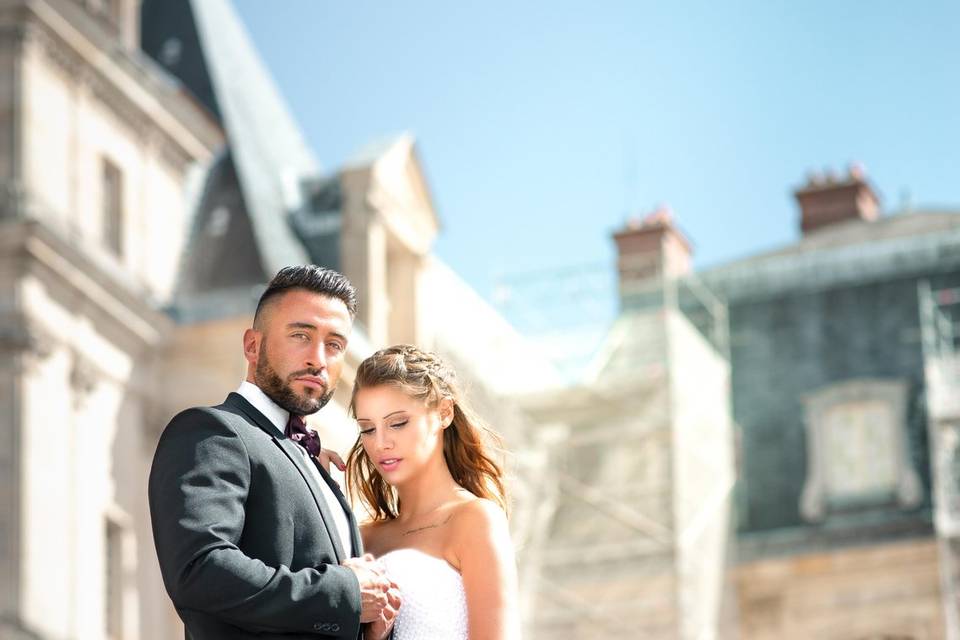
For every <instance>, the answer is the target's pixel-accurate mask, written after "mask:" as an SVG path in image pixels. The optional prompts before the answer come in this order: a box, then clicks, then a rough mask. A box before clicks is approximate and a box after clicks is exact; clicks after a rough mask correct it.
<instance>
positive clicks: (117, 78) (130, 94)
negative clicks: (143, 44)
mask: <svg viewBox="0 0 960 640" xmlns="http://www.w3.org/2000/svg"><path fill="white" fill-rule="evenodd" d="M55 5H56V6H55ZM61 5H62V6H61ZM71 11H72V12H78V11H80V10H79V9H78V8H77V7H75V6H74V5H72V4H71V3H69V2H62V1H61V0H34V1H32V2H28V3H25V4H24V5H21V6H20V7H19V10H8V11H0V47H15V48H22V49H23V50H24V51H35V52H36V53H37V54H39V55H42V56H44V57H45V58H46V59H47V60H48V61H50V62H51V63H52V64H53V65H54V66H56V67H57V68H58V69H60V70H61V71H62V72H63V73H64V75H65V76H67V77H69V78H72V79H74V81H75V82H76V83H77V85H78V86H80V87H85V88H87V89H88V90H89V91H90V93H91V94H92V95H94V96H96V97H97V98H98V100H99V101H101V102H102V103H103V105H104V106H105V107H106V108H108V109H109V110H110V111H111V112H112V113H113V114H114V115H115V116H116V117H117V119H118V120H119V121H120V122H122V123H123V124H124V125H125V126H126V127H128V128H129V130H130V131H131V132H132V133H133V134H134V135H135V136H136V137H138V138H140V139H141V140H142V141H144V142H149V143H150V145H151V146H153V147H154V148H156V149H157V151H158V155H159V157H161V158H163V159H164V160H165V161H166V162H169V163H171V164H172V165H173V166H175V167H176V168H177V169H179V170H184V169H185V167H186V166H187V165H188V164H190V163H191V162H192V161H194V160H201V161H203V160H206V159H207V158H208V157H209V156H210V154H211V153H212V152H213V151H214V150H215V149H216V148H217V147H219V146H220V145H221V144H222V142H223V132H222V130H221V129H220V128H219V126H218V125H217V124H216V123H215V122H213V121H212V119H210V118H209V117H208V116H207V115H206V114H204V113H203V112H202V111H201V110H200V109H199V108H198V107H197V106H196V105H195V104H194V103H193V102H192V101H191V100H190V99H189V98H188V97H187V96H185V95H184V94H183V92H182V90H180V89H179V87H177V85H176V84H175V83H174V82H173V81H171V80H170V79H168V78H166V77H164V76H162V74H160V73H159V72H156V71H154V70H151V69H150V68H149V66H148V64H146V63H144V62H143V61H141V60H139V59H137V58H136V57H135V56H134V55H132V54H131V53H129V52H127V51H125V50H123V49H122V47H121V46H120V43H119V41H114V40H112V39H104V38H99V39H98V38H97V35H98V34H94V33H86V31H91V30H92V29H94V28H95V27H94V26H92V25H86V28H85V24H84V23H85V22H90V20H88V19H86V18H87V17H86V16H82V15H81V16H66V15H64V14H68V13H70V12H71ZM81 13H82V12H81ZM74 18H76V19H74ZM101 35H102V34H101ZM103 42H108V43H109V44H107V45H106V46H105V45H104V44H103Z"/></svg>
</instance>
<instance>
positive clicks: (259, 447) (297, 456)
mask: <svg viewBox="0 0 960 640" xmlns="http://www.w3.org/2000/svg"><path fill="white" fill-rule="evenodd" d="M355 313H356V292H355V291H354V289H353V286H352V285H351V284H350V283H349V282H348V281H347V279H346V278H344V277H343V276H342V275H340V274H339V273H337V272H335V271H331V270H328V269H323V268H320V267H316V266H298V267H287V268H284V269H282V270H281V271H280V272H279V273H278V274H277V275H276V276H275V277H274V278H273V280H272V281H271V282H270V284H269V285H268V286H267V289H266V291H265V292H264V293H263V295H262V296H261V298H260V302H259V304H258V305H257V311H256V314H255V316H254V321H253V328H251V329H247V330H246V332H245V333H244V335H243V354H244V357H245V358H246V360H247V374H246V379H245V380H244V381H243V382H242V383H241V385H240V388H239V389H238V390H237V391H236V392H235V393H231V394H230V395H229V396H227V399H226V400H225V401H224V402H223V404H221V405H219V406H216V407H202V408H193V409H188V410H186V411H184V412H182V413H180V414H179V415H177V416H176V417H174V418H173V420H171V421H170V424H169V425H167V427H166V429H165V430H164V432H163V435H162V436H161V437H160V442H159V444H158V445H157V451H156V454H155V456H154V459H153V467H152V469H151V472H150V485H149V497H150V515H151V518H152V521H153V535H154V542H155V544H156V548H157V556H158V558H159V560H160V569H161V573H162V574H163V580H164V584H165V585H166V588H167V593H169V594H170V598H171V599H172V600H173V603H174V605H175V607H176V609H177V613H178V614H179V615H180V618H181V619H182V620H183V623H184V626H185V629H186V637H187V638H188V640H208V639H221V638H223V639H227V638H230V639H235V638H254V637H256V638H259V639H261V640H262V639H265V638H281V637H282V638H286V639H289V638H306V637H312V638H316V637H318V636H327V637H335V638H349V639H355V638H357V637H358V636H359V635H360V631H361V624H362V623H374V629H371V631H373V632H374V635H376V636H377V637H379V636H381V635H382V634H383V633H384V632H386V631H388V630H389V628H390V626H391V624H392V620H393V618H394V616H395V615H396V611H397V608H398V607H399V605H400V601H399V596H398V592H397V589H396V585H395V584H393V583H392V582H391V581H390V580H389V579H388V578H387V577H386V576H385V575H384V572H383V570H382V567H381V566H380V565H379V563H378V562H376V561H375V560H373V558H372V556H363V557H357V556H361V555H362V553H363V550H362V542H361V540H360V535H359V531H358V530H357V524H356V521H355V519H354V517H353V514H352V513H351V512H350V508H349V506H348V505H347V502H346V500H345V499H344V497H343V494H342V493H341V492H340V490H339V488H338V487H337V485H336V483H334V482H333V481H332V480H331V479H330V476H329V475H328V474H327V472H326V470H325V469H324V468H323V467H322V466H321V465H319V464H317V461H316V458H315V456H316V455H317V454H318V452H319V450H320V443H319V439H318V438H317V437H316V432H315V431H312V430H309V429H306V427H305V424H304V422H303V416H305V415H309V414H312V413H315V412H317V411H319V410H320V409H321V408H322V407H323V406H324V405H325V404H327V402H328V401H329V400H330V398H331V396H332V395H333V391H334V388H335V387H336V384H337V380H338V379H339V377H340V371H341V368H342V367H343V359H344V355H345V353H346V348H347V339H348V337H349V334H350V329H351V327H352V323H353V316H354V314H355Z"/></svg>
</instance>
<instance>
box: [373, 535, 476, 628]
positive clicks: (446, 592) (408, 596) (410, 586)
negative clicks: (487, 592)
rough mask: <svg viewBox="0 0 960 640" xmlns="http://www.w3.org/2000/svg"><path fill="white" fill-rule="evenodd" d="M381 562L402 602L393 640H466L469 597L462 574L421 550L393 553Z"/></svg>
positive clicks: (386, 554)
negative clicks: (396, 586)
mask: <svg viewBox="0 0 960 640" xmlns="http://www.w3.org/2000/svg"><path fill="white" fill-rule="evenodd" d="M380 560H381V561H382V562H383V564H384V566H385V567H386V569H387V574H388V575H389V576H390V578H391V579H392V580H393V581H394V582H396V583H397V585H398V586H399V587H400V595H401V597H402V598H403V603H402V604H401V605H400V611H399V613H398V614H397V619H396V622H395V623H394V627H393V629H394V631H393V638H394V640H467V597H466V593H465V592H464V590H463V578H462V577H461V576H460V572H458V571H457V570H456V569H454V568H453V567H452V566H450V563H448V562H447V561H446V560H444V559H443V558H438V557H436V556H432V555H430V554H428V553H425V552H423V551H420V550H419V549H394V550H393V551H390V552H389V553H385V554H383V555H382V556H381V557H380Z"/></svg>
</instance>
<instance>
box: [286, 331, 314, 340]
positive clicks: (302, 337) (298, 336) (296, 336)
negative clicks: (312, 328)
mask: <svg viewBox="0 0 960 640" xmlns="http://www.w3.org/2000/svg"><path fill="white" fill-rule="evenodd" d="M290 337H291V338H293V339H294V340H307V339H308V338H309V336H308V335H307V334H305V333H294V334H293V335H291V336H290Z"/></svg>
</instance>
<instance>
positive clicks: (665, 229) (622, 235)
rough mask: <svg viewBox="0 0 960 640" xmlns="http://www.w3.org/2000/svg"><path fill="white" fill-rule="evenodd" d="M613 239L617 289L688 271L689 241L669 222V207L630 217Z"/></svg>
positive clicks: (671, 215) (652, 281)
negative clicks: (617, 272)
mask: <svg viewBox="0 0 960 640" xmlns="http://www.w3.org/2000/svg"><path fill="white" fill-rule="evenodd" d="M613 239H614V241H615V242H616V243H617V269H618V271H619V273H620V290H621V292H624V290H625V288H626V289H628V288H629V287H630V285H633V284H640V283H646V282H650V283H654V282H656V281H657V280H659V279H663V278H674V277H677V276H681V275H683V274H686V273H689V272H690V256H691V254H692V250H691V248H690V242H689V241H688V240H687V239H686V237H684V235H683V234H682V233H681V232H680V230H679V229H677V227H676V226H675V225H674V224H673V212H672V211H670V208H669V207H665V206H662V207H660V208H659V209H657V210H656V211H654V212H653V213H650V214H648V215H647V216H645V217H643V218H640V219H637V218H632V219H631V220H629V221H628V222H627V224H626V227H624V228H623V229H621V230H620V231H617V232H616V233H614V234H613Z"/></svg>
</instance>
